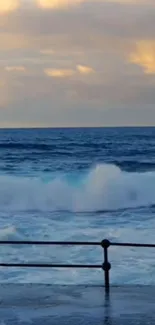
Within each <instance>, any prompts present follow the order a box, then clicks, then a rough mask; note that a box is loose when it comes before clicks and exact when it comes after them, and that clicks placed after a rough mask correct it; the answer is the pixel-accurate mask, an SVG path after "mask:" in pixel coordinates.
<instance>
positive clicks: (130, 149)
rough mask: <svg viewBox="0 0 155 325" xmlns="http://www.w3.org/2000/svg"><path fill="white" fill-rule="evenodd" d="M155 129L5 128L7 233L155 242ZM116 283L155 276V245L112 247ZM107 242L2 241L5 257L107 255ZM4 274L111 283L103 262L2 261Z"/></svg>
mask: <svg viewBox="0 0 155 325" xmlns="http://www.w3.org/2000/svg"><path fill="white" fill-rule="evenodd" d="M154 145H155V129H154V128H116V129H115V128H107V129H53V130H51V129H36V130H35V129H34V130H1V131H0V239H1V240H77V241H78V240H91V241H93V240H94V241H100V240H102V239H104V238H107V239H109V240H112V241H121V242H123V241H125V242H126V241H129V242H138V243H155V236H154V227H155V155H154ZM109 259H110V262H111V264H112V270H111V282H112V283H113V284H150V283H151V284H155V272H154V267H155V263H154V261H155V250H153V249H150V250H148V249H140V248H139V249H136V248H134V249H133V248H121V249H120V248H118V247H111V248H110V249H109ZM102 261H103V252H102V249H101V248H99V247H96V248H94V247H90V248H86V247H84V248H82V247H67V248H63V247H51V248H49V247H38V246H37V247H36V246H35V245H33V246H32V247H25V246H22V245H20V246H17V245H8V246H0V262H12V263H17V262H31V263H34V262H39V263H42V262H44V263H45V262H47V263H52V262H53V263H62V262H64V263H97V264H98V263H99V264H101V263H102ZM0 282H7V283H8V282H9V283H52V284H53V283H54V284H83V283H85V284H103V273H102V271H100V270H94V271H93V270H90V271H89V270H76V269H73V270H67V269H64V270H62V269H61V270H60V269H53V270H49V269H44V270H43V269H24V268H22V269H16V268H12V269H7V268H0Z"/></svg>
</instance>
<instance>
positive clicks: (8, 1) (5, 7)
mask: <svg viewBox="0 0 155 325" xmlns="http://www.w3.org/2000/svg"><path fill="white" fill-rule="evenodd" d="M19 5H20V0H1V1H0V14H1V13H2V14H3V13H6V12H9V11H13V10H15V9H17V8H18V7H19Z"/></svg>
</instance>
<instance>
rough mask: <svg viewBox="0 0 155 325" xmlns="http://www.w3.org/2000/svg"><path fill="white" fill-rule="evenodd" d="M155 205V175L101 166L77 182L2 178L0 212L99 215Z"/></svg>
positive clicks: (63, 177)
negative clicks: (63, 212) (103, 212)
mask: <svg viewBox="0 0 155 325" xmlns="http://www.w3.org/2000/svg"><path fill="white" fill-rule="evenodd" d="M154 204H155V172H145V173H129V172H125V171H122V170H121V169H120V168H118V167H117V166H115V165H108V164H107V165H106V164H100V165H97V166H95V167H94V168H93V169H91V170H90V171H89V172H88V173H87V174H85V175H83V176H82V175H79V176H78V177H77V180H76V181H74V182H73V181H69V179H68V178H67V176H65V175H63V176H62V175H60V176H55V177H54V175H53V177H52V179H49V180H48V182H47V181H46V182H45V181H44V180H43V179H41V178H26V177H25V178H24V177H13V176H4V175H3V176H0V210H15V211H17V210H20V211H21V210H22V211H23V210H24V211H28V210H40V211H61V210H63V211H72V212H86V211H87V212H95V211H104V210H117V209H124V208H136V207H141V206H150V205H154Z"/></svg>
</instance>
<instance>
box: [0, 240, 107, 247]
mask: <svg viewBox="0 0 155 325" xmlns="http://www.w3.org/2000/svg"><path fill="white" fill-rule="evenodd" d="M0 245H51V246H52V245H62V246H100V245H101V243H100V242H86V241H80V242H76V241H34V240H30V241H22V240H8V241H5V240H0Z"/></svg>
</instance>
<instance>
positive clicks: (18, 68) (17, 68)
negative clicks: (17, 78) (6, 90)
mask: <svg viewBox="0 0 155 325" xmlns="http://www.w3.org/2000/svg"><path fill="white" fill-rule="evenodd" d="M5 70H6V71H8V72H12V71H15V72H25V71H26V68H25V67H23V66H7V67H5Z"/></svg>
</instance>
